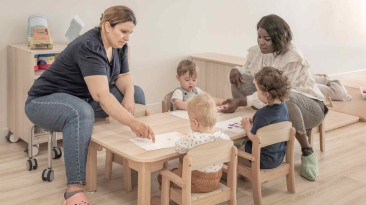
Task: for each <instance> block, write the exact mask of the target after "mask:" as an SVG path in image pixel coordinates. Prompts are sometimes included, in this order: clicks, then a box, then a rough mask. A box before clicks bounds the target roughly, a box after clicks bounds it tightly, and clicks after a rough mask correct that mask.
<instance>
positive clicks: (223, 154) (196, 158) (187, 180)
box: [161, 140, 237, 205]
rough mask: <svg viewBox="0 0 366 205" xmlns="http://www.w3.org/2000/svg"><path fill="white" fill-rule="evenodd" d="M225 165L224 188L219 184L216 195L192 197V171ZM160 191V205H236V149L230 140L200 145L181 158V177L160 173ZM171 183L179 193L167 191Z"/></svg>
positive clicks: (204, 194)
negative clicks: (173, 202)
mask: <svg viewBox="0 0 366 205" xmlns="http://www.w3.org/2000/svg"><path fill="white" fill-rule="evenodd" d="M224 162H227V163H228V165H227V167H228V168H227V174H228V176H227V185H226V186H225V185H223V184H221V183H220V184H219V186H218V188H217V189H216V190H215V191H212V192H209V193H191V176H192V171H193V170H196V169H200V168H203V167H207V166H210V165H212V164H215V163H224ZM161 175H162V179H163V180H162V191H161V193H162V194H161V199H162V200H161V202H162V203H161V204H162V205H168V204H169V199H172V200H173V201H175V202H176V203H178V204H184V205H190V204H218V203H222V202H225V201H229V204H234V205H236V185H237V184H236V179H237V148H236V147H235V146H234V145H233V142H232V141H230V140H217V141H213V142H209V143H206V144H202V145H199V146H197V147H194V148H192V149H191V150H189V151H188V153H187V155H186V156H184V158H183V171H182V177H178V176H177V175H175V174H174V173H172V172H171V171H169V170H163V171H161ZM170 182H174V183H175V184H176V185H178V186H180V187H181V189H176V188H170Z"/></svg>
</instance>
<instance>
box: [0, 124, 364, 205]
mask: <svg viewBox="0 0 366 205" xmlns="http://www.w3.org/2000/svg"><path fill="white" fill-rule="evenodd" d="M365 130H366V123H363V122H356V123H354V124H351V125H348V126H345V127H341V128H338V129H335V130H332V131H327V132H326V137H327V151H326V152H323V153H321V152H320V150H319V141H318V140H315V141H314V147H315V151H316V154H317V156H318V159H319V167H320V176H319V178H318V180H317V181H316V182H310V181H308V180H306V179H304V178H302V177H301V176H300V175H299V170H300V155H301V153H300V147H299V144H298V143H297V142H295V181H296V194H289V193H288V192H287V189H286V184H285V180H284V178H279V179H275V180H271V181H269V182H266V183H263V184H262V197H263V204H271V205H282V204H284V205H293V204H295V205H302V204H360V202H363V201H366V195H365V193H366V158H365V155H366V149H365V148H366V137H365ZM316 135H317V134H315V136H316ZM316 137H317V136H316ZM25 145H26V143H24V142H23V141H20V142H18V143H12V144H9V143H8V142H7V141H6V140H5V138H4V137H1V138H0V204H9V205H21V204H61V203H62V194H63V192H64V191H65V188H66V176H65V167H64V162H63V158H62V159H59V160H54V162H53V169H54V170H55V179H54V180H53V181H52V182H43V181H42V179H41V178H40V175H41V172H42V171H43V169H37V170H34V171H31V172H29V171H27V170H26V166H25V161H26V159H27V155H26V154H25V153H24V152H23V150H24V147H25ZM45 145H46V144H42V145H41V147H40V153H39V156H38V157H37V159H38V162H39V166H40V167H46V166H47V147H46V146H45ZM97 160H98V167H97V183H98V191H97V192H95V193H87V197H88V199H89V200H90V202H91V203H92V204H93V205H99V204H100V205H104V204H108V205H117V204H118V205H120V204H123V205H127V204H128V205H135V204H136V203H137V186H136V182H137V175H136V173H134V172H133V173H132V176H133V177H132V178H133V181H132V182H133V184H134V185H135V186H134V188H133V190H132V192H128V191H126V190H125V189H124V185H123V176H124V175H123V169H122V167H120V166H118V165H116V166H114V167H113V170H112V172H113V175H112V178H111V180H105V179H104V161H105V151H102V152H98V158H97ZM178 164H179V162H178V160H175V161H172V162H169V163H168V169H171V168H174V167H177V166H178ZM157 174H158V173H157V172H154V173H153V174H152V176H151V191H152V195H160V191H159V189H158V183H157V180H156V176H157ZM274 190H276V191H274ZM20 193H21V197H20ZM35 193H37V194H35ZM237 203H238V204H248V205H251V204H253V200H252V193H251V185H250V183H248V182H244V181H242V180H240V178H239V179H238V190H237Z"/></svg>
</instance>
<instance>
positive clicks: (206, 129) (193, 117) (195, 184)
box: [151, 93, 230, 205]
mask: <svg viewBox="0 0 366 205" xmlns="http://www.w3.org/2000/svg"><path fill="white" fill-rule="evenodd" d="M187 108H188V109H187V111H188V116H189V122H190V126H191V129H192V132H190V133H189V134H188V135H187V136H186V137H184V138H181V139H179V140H178V141H177V142H176V143H175V149H176V150H177V152H179V153H181V154H183V153H187V151H188V150H189V149H191V148H193V147H195V146H197V145H200V144H203V143H207V142H212V141H215V140H222V139H223V140H230V138H229V136H227V135H226V134H224V133H222V132H221V131H214V127H215V124H216V115H217V110H216V106H215V101H214V100H213V98H212V97H210V95H208V94H206V93H202V94H197V95H195V96H194V97H192V98H191V99H190V100H189V101H188V106H187ZM172 172H173V173H175V174H177V175H178V176H182V169H181V168H176V169H173V170H172ZM221 176H222V164H213V165H211V166H209V167H205V168H202V169H200V170H195V171H193V172H192V178H191V180H192V185H191V186H192V188H191V190H192V192H193V193H205V192H211V191H213V190H215V189H216V188H217V186H218V184H219V181H220V179H221ZM158 181H159V184H160V186H161V175H159V176H158ZM172 186H174V184H173V185H172ZM151 204H155V205H156V204H160V197H158V196H155V197H153V198H152V199H151Z"/></svg>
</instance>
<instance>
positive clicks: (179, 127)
mask: <svg viewBox="0 0 366 205" xmlns="http://www.w3.org/2000/svg"><path fill="white" fill-rule="evenodd" d="M253 114H254V111H253V110H246V109H238V111H236V112H235V113H231V114H224V113H219V114H218V118H217V119H218V120H217V121H218V122H220V121H225V120H228V119H231V118H234V117H239V116H241V117H242V116H246V117H247V116H252V115H253ZM138 120H140V121H141V122H144V123H146V124H148V125H149V126H150V127H151V128H152V129H153V131H154V133H155V134H163V133H167V132H173V131H177V132H180V133H188V132H190V126H189V121H188V120H185V119H183V118H179V117H176V116H174V115H171V114H169V113H159V114H153V115H150V116H146V117H140V118H138ZM225 133H226V134H227V135H229V136H230V138H231V139H232V140H235V139H239V138H242V137H244V136H245V132H242V133H234V132H230V131H225ZM134 137H136V136H135V134H134V133H133V132H132V131H131V130H130V128H129V127H127V126H125V125H121V124H120V123H118V122H113V123H109V124H104V125H100V126H94V130H93V136H92V140H91V141H90V145H89V153H88V162H87V169H86V190H87V191H96V189H97V184H96V182H97V150H98V147H100V146H102V147H104V148H106V149H107V150H110V151H111V152H112V153H113V154H115V155H117V156H120V157H122V158H123V159H124V164H123V166H126V164H128V167H130V168H132V169H134V170H136V171H137V172H138V199H137V201H138V204H140V205H143V204H149V203H150V198H151V193H150V192H151V173H152V172H154V171H158V170H161V169H163V165H164V163H165V162H167V161H169V160H172V159H175V158H178V157H179V156H180V155H179V154H178V153H177V152H176V151H175V148H166V149H160V150H154V151H146V150H144V149H142V148H140V147H139V146H137V145H135V144H134V143H132V142H131V141H130V140H129V139H130V138H134ZM125 185H126V184H125ZM129 186H130V185H129Z"/></svg>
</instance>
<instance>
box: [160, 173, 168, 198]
mask: <svg viewBox="0 0 366 205" xmlns="http://www.w3.org/2000/svg"><path fill="white" fill-rule="evenodd" d="M161 187H162V188H161V205H169V190H170V181H169V180H168V179H167V178H166V177H164V176H163V180H162V183H161Z"/></svg>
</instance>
